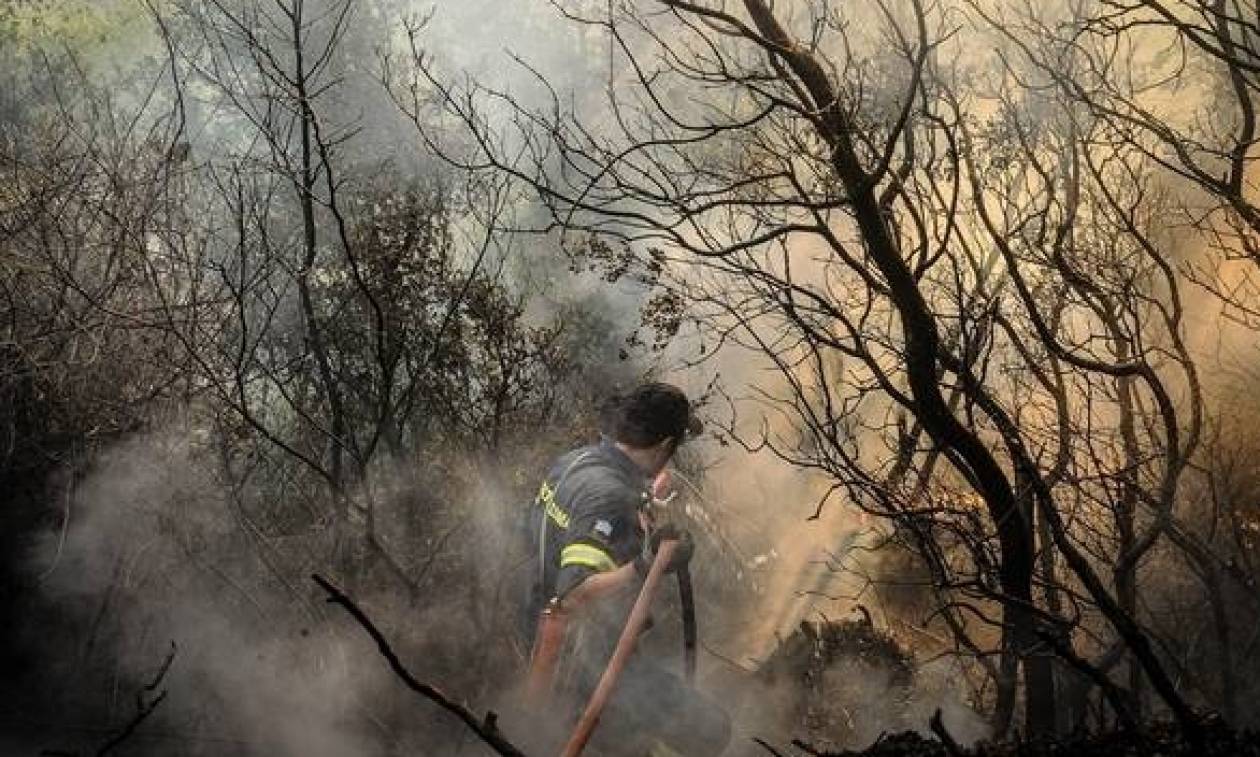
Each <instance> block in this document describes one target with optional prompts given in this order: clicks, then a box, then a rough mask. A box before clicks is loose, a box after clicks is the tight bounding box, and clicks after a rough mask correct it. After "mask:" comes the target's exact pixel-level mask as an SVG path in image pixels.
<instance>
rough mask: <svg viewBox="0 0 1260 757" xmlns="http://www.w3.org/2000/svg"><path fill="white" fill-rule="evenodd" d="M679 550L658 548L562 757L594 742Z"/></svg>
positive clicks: (573, 756)
mask: <svg viewBox="0 0 1260 757" xmlns="http://www.w3.org/2000/svg"><path fill="white" fill-rule="evenodd" d="M677 548H678V541H677V540H676V539H670V540H667V541H662V542H661V544H660V547H659V548H657V550H656V557H655V559H653V560H652V567H651V568H650V569H649V570H648V574H647V578H646V579H644V581H643V588H642V589H640V590H639V596H638V598H637V599H635V600H634V607H632V608H631V609H630V617H629V618H627V620H626V627H625V628H623V629H622V631H621V638H619V639H618V640H617V647H616V648H615V649H614V650H613V654H612V658H611V659H609V661H608V667H606V668H604V674H603V675H601V676H600V678H599V683H598V684H596V686H595V691H594V692H593V693H592V694H591V698H590V701H588V702H587V704H586V709H585V710H584V711H583V712H582V717H581V719H580V720H578V724H577V726H576V727H575V728H574V729H573V735H572V736H570V737H569V742H568V743H567V744H565V747H564V751H563V752H561V755H562V757H578V755H580V754H581V753H582V750H583V749H585V748H586V742H588V741H590V738H591V734H592V733H593V732H594V731H595V726H596V725H597V724H598V723H599V716H600V714H601V713H602V712H603V711H604V706H605V705H607V704H608V699H609V698H610V697H611V696H612V692H613V688H614V687H615V686H616V685H617V679H618V678H620V677H621V673H622V671H623V670H625V668H626V663H628V662H629V661H630V655H631V653H633V652H634V645H635V642H636V641H638V639H639V634H640V633H642V632H643V628H644V626H646V625H647V621H648V611H649V608H650V607H651V605H652V599H653V598H654V597H655V596H656V590H657V588H658V587H659V586H660V583H661V577H662V576H663V575H665V568H666V566H668V565H669V563H670V561H671V560H672V559H673V557H674V550H675V549H677ZM680 575H681V574H680ZM690 584H691V582H690V580H688V581H687V585H688V588H690ZM681 586H682V583H680V584H679V587H680V588H681ZM693 620H694V618H693Z"/></svg>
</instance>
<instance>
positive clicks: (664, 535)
mask: <svg viewBox="0 0 1260 757" xmlns="http://www.w3.org/2000/svg"><path fill="white" fill-rule="evenodd" d="M665 541H676V542H678V546H676V547H674V553H673V556H672V557H671V558H670V560H669V564H668V565H666V566H665V572H666V573H674V572H676V571H678V570H679V569H681V568H684V567H686V565H687V563H689V562H691V556H692V554H694V553H695V551H696V544H695V542H694V541H693V540H692V538H691V534H690V533H689V532H688V531H687V530H686V529H683V528H679V527H677V526H675V525H674V524H672V523H666V524H664V525H663V526H661V527H660V528H657V529H656V530H655V531H653V532H652V536H651V537H650V538H649V539H648V540H647V542H646V543H645V544H644V545H643V553H642V554H641V555H639V558H638V559H637V560H635V563H634V566H635V568H636V569H637V570H638V571H639V575H641V576H646V575H647V574H648V570H650V569H651V567H652V563H653V562H654V561H655V560H656V553H657V551H658V550H659V549H660V546H661V543H662V542H665Z"/></svg>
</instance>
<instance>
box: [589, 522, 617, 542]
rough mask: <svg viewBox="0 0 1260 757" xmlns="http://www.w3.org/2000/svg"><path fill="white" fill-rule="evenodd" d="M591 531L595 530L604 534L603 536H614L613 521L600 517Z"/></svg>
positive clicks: (598, 533)
mask: <svg viewBox="0 0 1260 757" xmlns="http://www.w3.org/2000/svg"><path fill="white" fill-rule="evenodd" d="M591 531H592V532H594V533H595V534H596V535H598V536H602V537H603V538H605V539H607V538H608V537H610V536H612V532H613V524H612V522H611V521H607V520H604V519H603V518H600V519H599V520H597V521H595V525H594V526H592V527H591Z"/></svg>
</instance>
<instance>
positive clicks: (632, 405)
mask: <svg viewBox="0 0 1260 757" xmlns="http://www.w3.org/2000/svg"><path fill="white" fill-rule="evenodd" d="M602 425H603V427H604V433H605V434H607V435H608V436H611V437H612V438H613V439H614V440H616V441H619V442H622V443H623V444H628V445H630V446H631V447H640V448H642V447H652V446H655V445H656V444H658V443H660V441H661V440H663V439H668V438H674V439H677V440H678V442H680V443H681V442H682V441H683V440H685V439H686V437H687V435H688V434H689V433H690V434H692V435H695V434H698V433H700V429H701V425H700V421H699V420H697V419H696V417H695V415H693V414H692V411H691V403H690V402H689V401H688V400H687V395H686V394H683V391H682V390H681V389H679V388H678V387H676V386H674V385H673V384H664V383H661V382H651V383H647V384H640V385H639V386H637V387H635V388H634V389H632V390H631V391H629V392H627V393H625V394H617V395H614V396H612V397H610V398H609V399H608V401H607V402H606V403H605V404H604V407H603V424H602Z"/></svg>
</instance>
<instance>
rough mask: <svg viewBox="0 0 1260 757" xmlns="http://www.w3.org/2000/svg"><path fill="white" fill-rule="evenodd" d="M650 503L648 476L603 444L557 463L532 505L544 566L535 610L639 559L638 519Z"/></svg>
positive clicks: (640, 534) (537, 546)
mask: <svg viewBox="0 0 1260 757" xmlns="http://www.w3.org/2000/svg"><path fill="white" fill-rule="evenodd" d="M649 497H650V494H649V492H648V479H647V476H646V475H644V473H643V471H642V470H641V469H640V468H639V467H638V466H637V465H636V464H635V463H634V461H632V460H631V459H630V458H629V457H627V456H626V455H625V453H624V452H622V451H621V450H619V449H617V447H616V446H615V445H614V444H613V442H612V441H610V440H608V439H603V440H601V441H600V443H598V444H593V445H590V446H587V447H582V448H580V449H577V450H573V451H572V452H569V453H567V454H565V455H563V456H562V457H561V458H560V459H559V460H557V461H556V463H555V464H554V465H553V466H552V467H551V470H550V471H549V472H548V474H547V477H546V480H544V481H543V483H542V486H540V487H539V490H538V496H537V497H536V498H535V500H534V505H535V507H534V511H535V515H534V529H535V533H536V534H538V535H539V537H541V538H540V539H539V543H537V544H535V549H536V550H537V554H538V555H539V557H540V558H541V559H542V560H543V568H542V570H541V571H538V576H539V578H538V580H536V581H535V587H534V588H535V591H534V596H533V602H532V604H533V606H534V609H535V610H537V609H541V608H542V606H543V605H544V604H545V603H546V602H547V601H548V600H550V599H551V598H552V597H561V598H563V597H564V595H565V594H566V593H568V592H569V591H570V590H572V589H573V587H575V586H577V585H578V584H579V583H581V582H582V580H583V579H585V578H586V577H587V576H589V575H591V574H592V573H601V572H604V571H609V570H615V569H616V568H617V567H619V566H621V565H625V564H626V563H628V562H630V561H631V560H633V559H634V558H635V557H636V556H638V554H639V552H640V551H641V549H642V546H643V531H642V529H641V528H640V527H639V518H638V513H639V508H640V507H642V506H643V505H644V504H646V503H647V502H648V500H649ZM535 567H537V566H535Z"/></svg>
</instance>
